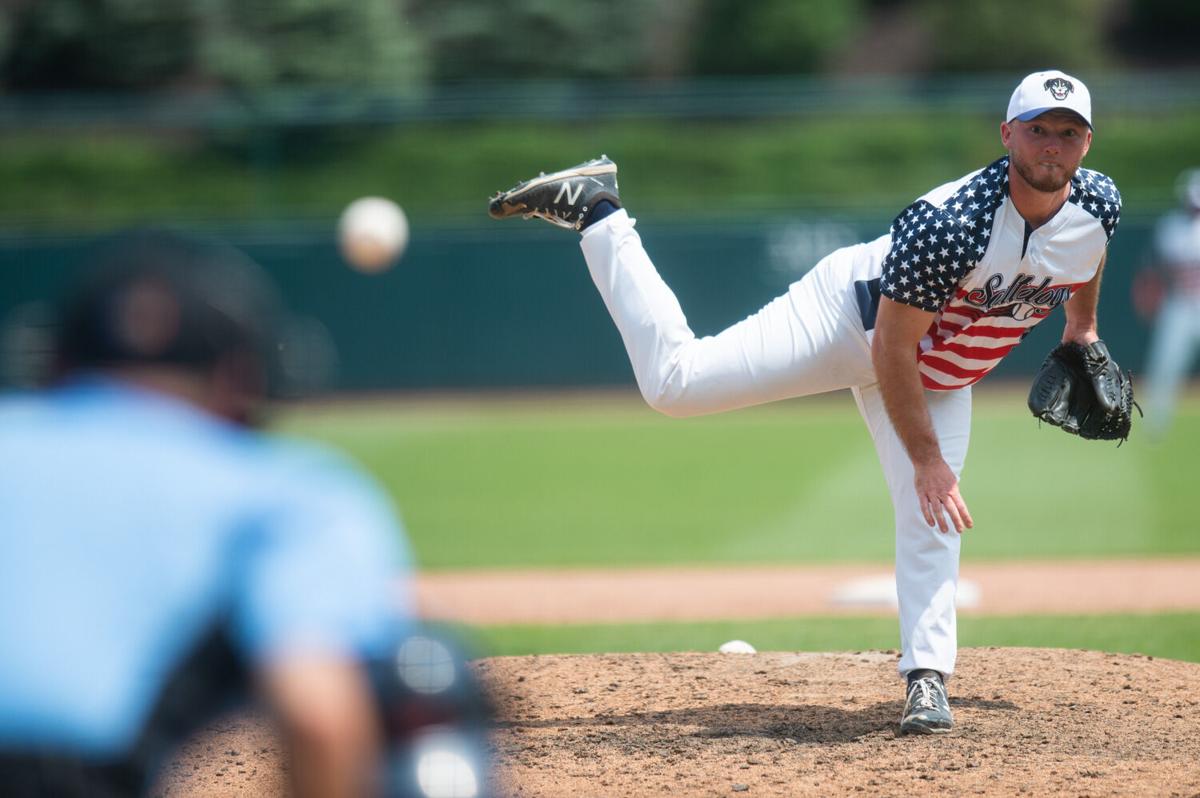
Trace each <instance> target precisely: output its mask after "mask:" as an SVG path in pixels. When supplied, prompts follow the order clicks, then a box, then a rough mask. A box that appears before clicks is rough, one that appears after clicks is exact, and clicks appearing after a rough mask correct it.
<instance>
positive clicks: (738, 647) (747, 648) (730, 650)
mask: <svg viewBox="0 0 1200 798" xmlns="http://www.w3.org/2000/svg"><path fill="white" fill-rule="evenodd" d="M717 651H720V652H721V653H722V654H757V653H758V652H757V651H755V649H754V646H752V645H750V644H749V643H747V642H746V641H745V640H730V641H728V642H726V643H722V644H721V647H720V648H718V649H717Z"/></svg>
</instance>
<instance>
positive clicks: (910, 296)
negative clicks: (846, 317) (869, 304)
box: [879, 200, 981, 313]
mask: <svg viewBox="0 0 1200 798" xmlns="http://www.w3.org/2000/svg"><path fill="white" fill-rule="evenodd" d="M964 239H965V236H964V235H963V234H962V224H961V223H960V222H959V221H958V220H957V219H955V218H954V217H953V216H951V215H950V213H949V212H947V211H946V210H945V209H943V208H937V207H934V206H933V205H930V204H929V203H928V202H926V201H925V200H918V201H917V202H914V203H913V204H912V205H910V206H908V208H907V209H906V210H905V211H904V212H903V213H901V214H900V215H899V216H897V217H896V220H895V221H894V222H893V223H892V247H891V249H890V250H889V251H888V254H887V257H885V258H884V261H883V275H882V279H881V280H880V283H879V292H880V293H881V294H882V295H883V296H886V297H887V298H889V299H892V300H895V301H896V302H900V303H901V304H904V305H912V306H913V307H918V308H921V309H922V310H927V311H929V312H931V313H936V312H937V311H939V310H941V309H942V306H943V305H945V304H946V302H947V301H948V300H949V299H950V298H951V297H953V296H954V290H955V288H956V286H957V285H958V283H959V281H960V280H962V278H963V277H964V276H965V275H966V274H967V273H968V272H969V271H970V270H971V268H972V267H973V266H974V265H975V263H974V261H973V260H972V258H973V257H974V256H975V253H974V250H973V249H971V248H970V246H971V245H970V243H969V242H967V241H965V240H964ZM980 254H981V253H980Z"/></svg>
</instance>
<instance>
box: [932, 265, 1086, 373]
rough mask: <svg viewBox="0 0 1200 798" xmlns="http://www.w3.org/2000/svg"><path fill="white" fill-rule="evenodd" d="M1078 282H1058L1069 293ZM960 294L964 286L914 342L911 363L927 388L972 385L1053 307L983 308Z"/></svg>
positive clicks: (1023, 305)
mask: <svg viewBox="0 0 1200 798" xmlns="http://www.w3.org/2000/svg"><path fill="white" fill-rule="evenodd" d="M1080 285H1082V283H1077V284H1072V285H1069V286H1062V287H1066V288H1069V289H1070V291H1071V292H1072V293H1073V292H1074V291H1075V289H1076V288H1078V287H1079V286H1080ZM1059 287H1060V286H1051V288H1059ZM966 296H967V291H966V289H963V288H959V289H958V290H957V291H956V292H955V297H954V298H953V299H951V300H950V302H948V303H947V304H946V306H945V308H943V309H942V311H941V312H939V313H938V315H937V316H936V317H935V318H934V320H933V324H931V325H930V327H929V332H927V333H926V334H925V337H924V338H922V339H921V342H920V344H919V345H918V348H917V368H918V371H920V373H921V382H922V383H923V384H924V386H925V387H926V388H928V389H930V390H934V391H951V390H954V389H956V388H965V387H967V386H968V385H974V384H975V383H976V382H978V381H979V380H981V379H983V377H984V375H986V374H987V373H988V372H989V371H991V370H992V369H993V368H995V367H996V366H997V364H999V363H1000V361H1001V360H1003V359H1004V356H1005V355H1007V354H1008V353H1009V352H1010V351H1011V350H1012V348H1013V347H1014V346H1016V345H1017V344H1019V343H1021V339H1023V338H1024V337H1025V335H1026V334H1027V333H1028V332H1029V331H1030V330H1031V329H1033V327H1034V325H1036V324H1037V323H1038V322H1040V321H1041V320H1042V319H1044V318H1046V316H1047V315H1049V313H1050V311H1052V310H1053V308H1045V309H1033V308H1031V307H1030V306H1029V305H1025V304H1020V303H1019V304H1016V305H1005V306H1002V307H998V308H993V309H992V310H985V309H983V308H979V307H975V306H974V305H971V304H968V303H967V302H966V301H965V297H966ZM1014 310H1021V311H1023V312H1024V313H1026V314H1027V315H1026V318H1024V319H1018V318H1016V317H1015V315H1016V314H1014Z"/></svg>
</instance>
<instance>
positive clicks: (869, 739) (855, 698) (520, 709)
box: [479, 649, 1200, 796]
mask: <svg viewBox="0 0 1200 798" xmlns="http://www.w3.org/2000/svg"><path fill="white" fill-rule="evenodd" d="M895 667H896V656H895V654H893V653H879V652H871V653H859V654H784V653H770V654H755V655H736V654H726V655H722V654H662V655H619V656H618V655H613V656H543V657H512V658H498V659H492V660H486V661H483V662H481V663H479V668H480V671H481V672H482V674H483V675H484V678H485V680H486V682H487V683H488V684H489V685H490V686H491V688H492V690H493V692H494V694H495V695H496V696H497V697H498V699H499V701H500V717H501V720H500V723H499V728H498V729H497V731H496V735H495V746H496V756H497V765H498V768H497V771H498V772H497V779H498V787H499V792H500V793H501V794H505V795H520V796H531V795H545V796H560V795H561V796H580V795H619V796H631V795H645V796H660V795H667V794H672V795H689V796H691V795H695V796H705V795H729V794H731V793H744V794H746V795H787V796H792V795H822V796H824V795H842V794H888V795H917V794H934V793H937V794H978V793H982V794H989V795H1016V794H1021V793H1025V794H1043V795H1048V794H1055V795H1060V794H1068V795H1083V794H1086V795H1187V796H1191V795H1195V794H1196V793H1197V792H1200V665H1195V664H1191V663H1183V662H1175V661H1169V660H1154V659H1151V658H1148V657H1136V656H1125V655H1113V654H1102V653H1095V652H1079V651H1059V650H1045V649H968V650H965V651H962V652H961V654H960V658H959V674H960V675H959V676H956V677H955V678H954V679H953V680H952V682H951V684H950V695H951V704H952V706H953V708H954V712H955V719H956V721H957V729H956V730H955V731H954V732H953V733H952V734H950V735H948V736H939V737H920V738H913V737H898V736H897V722H898V720H899V716H900V710H901V707H902V703H903V702H902V700H901V699H902V695H901V694H902V687H901V683H900V682H899V681H898V679H897V676H896V672H895Z"/></svg>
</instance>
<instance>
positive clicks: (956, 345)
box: [489, 70, 1121, 733]
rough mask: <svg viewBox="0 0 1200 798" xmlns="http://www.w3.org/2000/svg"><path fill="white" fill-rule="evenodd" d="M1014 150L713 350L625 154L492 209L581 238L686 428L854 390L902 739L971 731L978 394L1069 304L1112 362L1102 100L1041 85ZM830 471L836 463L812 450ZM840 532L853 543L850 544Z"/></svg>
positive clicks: (617, 317)
mask: <svg viewBox="0 0 1200 798" xmlns="http://www.w3.org/2000/svg"><path fill="white" fill-rule="evenodd" d="M1000 141H1001V143H1002V145H1003V146H1004V148H1005V149H1006V150H1007V152H1008V154H1007V155H1005V156H1004V157H1002V158H999V159H997V160H996V161H994V162H992V163H991V164H989V165H987V166H984V167H983V168H982V169H979V170H976V171H974V172H971V173H970V174H968V175H965V176H964V177H961V178H959V179H957V180H954V181H952V182H949V183H946V184H945V185H942V186H939V187H937V188H934V189H933V190H932V191H930V192H928V193H927V194H925V195H924V196H922V197H920V198H919V199H918V200H917V201H916V202H914V203H912V204H911V205H909V206H908V208H906V209H905V210H904V211H902V212H901V213H900V214H899V215H898V216H897V217H896V218H895V221H894V222H893V223H892V226H891V230H890V231H889V232H888V233H885V234H884V235H882V236H880V237H879V238H877V239H875V240H874V241H871V242H868V243H864V244H859V245H857V246H853V247H846V248H843V249H839V250H837V251H835V252H833V253H831V254H830V255H828V256H827V257H825V258H824V259H822V260H821V261H820V262H819V263H818V264H817V265H816V266H814V267H813V269H812V270H811V271H809V272H808V274H807V275H806V276H805V277H804V278H803V279H802V280H800V281H799V282H796V283H793V284H792V286H791V287H790V289H789V290H788V292H787V293H786V294H785V295H783V296H781V297H779V298H777V299H775V300H774V301H772V302H771V303H769V304H768V305H767V306H766V307H764V308H763V309H762V310H760V311H759V312H758V313H756V314H755V315H753V316H751V317H750V318H748V319H746V320H744V321H742V322H740V323H738V324H735V325H733V326H732V327H730V328H728V329H726V330H724V331H722V332H720V333H718V334H717V335H714V336H710V337H705V338H697V337H696V335H695V334H694V333H693V332H692V330H691V328H690V327H689V326H688V323H687V319H686V317H685V316H684V313H683V310H682V308H681V307H680V305H679V302H678V300H677V299H676V298H675V295H674V294H673V293H672V292H671V289H670V288H669V287H668V286H667V285H666V284H665V283H664V282H663V280H662V278H661V277H660V276H659V275H658V272H657V271H656V270H655V267H654V264H653V263H652V262H651V260H650V257H649V256H648V255H647V253H646V251H645V249H644V248H643V247H642V243H641V238H640V237H639V235H638V233H637V232H636V231H635V230H634V220H633V219H632V218H631V217H630V216H629V214H628V213H627V211H625V210H624V209H623V208H621V207H620V199H619V198H618V195H617V179H616V177H617V174H616V173H617V168H616V164H614V163H612V162H611V161H609V160H608V159H607V158H601V159H597V160H595V161H589V162H587V163H585V164H581V165H579V166H577V167H575V168H573V169H568V170H565V171H562V172H557V173H554V174H549V175H542V176H540V177H535V178H533V179H532V180H528V181H526V182H524V183H521V184H520V185H518V186H516V187H515V188H513V189H511V190H509V191H507V192H501V193H500V194H497V195H496V196H495V197H493V198H492V200H491V202H490V204H489V212H490V213H491V215H492V216H493V217H495V218H505V217H509V216H517V215H523V216H525V217H526V218H529V217H537V218H541V219H545V220H547V221H549V222H552V223H554V224H557V225H559V226H561V227H567V228H573V229H576V230H581V231H582V233H583V236H582V241H581V247H582V249H583V253H584V257H585V259H586V261H587V265H588V269H589V271H590V272H591V275H592V279H593V281H594V282H595V284H596V287H597V288H598V289H599V291H600V294H601V297H602V298H603V300H604V304H605V306H606V307H607V308H608V310H609V313H610V314H611V315H612V317H613V321H614V322H615V323H616V325H617V328H618V330H619V331H620V333H621V338H622V340H623V341H624V342H625V348H626V350H627V351H628V354H629V358H630V361H631V363H632V365H633V370H634V374H635V376H636V378H637V382H638V386H639V387H640V389H641V391H642V394H643V396H644V397H645V398H646V401H647V402H648V403H650V404H651V405H652V406H653V407H655V408H656V409H658V410H660V411H662V412H663V413H666V414H668V415H672V416H689V415H699V414H703V413H715V412H720V411H724V410H731V409H734V408H738V407H746V406H750V405H755V404H761V403H763V402H770V401H774V400H778V399H786V398H789V397H794V396H805V395H810V394H815V393H821V392H823V391H833V390H838V389H841V388H850V390H851V392H852V393H853V395H854V398H855V401H856V402H857V403H858V408H859V411H860V412H861V414H862V416H863V419H864V421H866V423H867V427H868V429H869V430H870V433H871V437H872V438H873V439H874V442H875V448H876V451H877V452H878V455H879V460H880V463H881V464H882V466H883V471H884V478H885V480H886V482H887V486H888V489H889V491H890V493H891V496H892V504H893V507H894V510H895V517H896V528H895V534H896V588H897V594H898V596H899V602H900V643H901V649H902V651H901V658H900V662H899V670H900V673H901V674H902V675H903V676H904V677H906V679H907V684H908V687H907V693H906V700H905V707H904V711H903V714H902V717H901V722H900V731H901V732H902V733H909V732H912V733H944V732H948V731H950V730H951V728H952V727H953V717H952V713H951V710H950V704H949V700H948V698H947V694H946V685H945V679H946V678H947V677H949V676H950V674H951V673H953V672H954V666H955V661H956V657H957V652H958V640H957V625H956V618H957V616H956V614H955V596H956V591H957V585H958V561H959V551H960V547H961V539H960V537H959V535H958V534H945V533H947V532H958V533H961V532H963V531H964V530H965V529H967V528H969V527H971V526H972V525H973V521H972V518H971V515H970V512H969V511H968V509H967V504H966V501H965V500H964V499H963V497H962V495H961V493H960V491H959V481H958V480H959V474H960V473H961V472H962V469H963V466H964V463H965V461H966V455H967V442H968V439H969V437H970V424H971V386H972V385H973V384H974V383H975V382H977V381H978V380H980V379H981V378H983V377H984V376H985V375H986V374H987V373H988V372H989V371H990V370H991V369H992V368H994V367H995V366H996V365H997V364H998V363H999V362H1000V360H1001V359H1002V358H1003V357H1004V356H1005V355H1006V354H1007V353H1008V352H1009V351H1010V350H1011V349H1012V348H1013V347H1015V346H1016V345H1017V344H1018V343H1019V342H1020V341H1021V339H1022V338H1024V336H1025V334H1026V333H1028V332H1029V330H1030V329H1031V328H1032V327H1033V326H1034V325H1035V324H1037V323H1039V322H1040V321H1041V320H1043V319H1045V318H1046V317H1047V316H1048V315H1049V314H1050V312H1051V311H1053V310H1054V308H1056V307H1057V306H1059V305H1062V306H1063V307H1064V310H1065V312H1066V327H1065V329H1064V331H1063V341H1064V342H1072V343H1077V344H1079V345H1081V346H1084V347H1088V350H1089V352H1090V353H1091V355H1090V356H1095V357H1097V358H1099V357H1103V358H1104V359H1105V360H1107V357H1108V356H1107V350H1105V349H1104V344H1103V342H1101V341H1100V339H1099V336H1098V334H1097V332H1096V325H1097V318H1096V306H1097V301H1098V299H1099V293H1100V277H1101V273H1102V270H1103V267H1104V261H1105V257H1106V254H1107V248H1108V242H1109V239H1110V237H1111V236H1112V235H1113V233H1114V232H1115V230H1116V227H1117V222H1118V218H1119V216H1120V207H1121V200H1120V196H1119V195H1118V193H1117V189H1116V186H1115V185H1114V184H1113V182H1112V181H1111V180H1110V179H1109V178H1108V177H1106V176H1104V175H1102V174H1100V173H1098V172H1093V171H1091V170H1088V169H1082V168H1080V163H1081V162H1082V160H1083V157H1084V156H1085V155H1086V154H1087V152H1088V149H1089V148H1090V147H1091V143H1092V103H1091V95H1090V94H1089V92H1088V90H1087V87H1086V86H1084V84H1083V82H1082V81H1080V80H1079V79H1078V78H1075V77H1072V76H1070V75H1066V74H1064V73H1062V72H1059V71H1057V70H1052V71H1048V72H1035V73H1033V74H1031V75H1028V76H1027V77H1026V78H1025V79H1024V80H1022V81H1021V83H1020V84H1019V85H1018V86H1017V88H1016V90H1015V91H1014V92H1013V94H1012V96H1011V98H1010V100H1009V104H1008V109H1007V113H1006V114H1005V116H1004V120H1003V122H1002V123H1001V125H1000ZM797 456H799V457H809V458H812V459H816V460H820V458H821V456H822V453H821V452H818V451H811V452H809V451H803V449H800V450H798V451H797ZM835 532H836V531H835Z"/></svg>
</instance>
